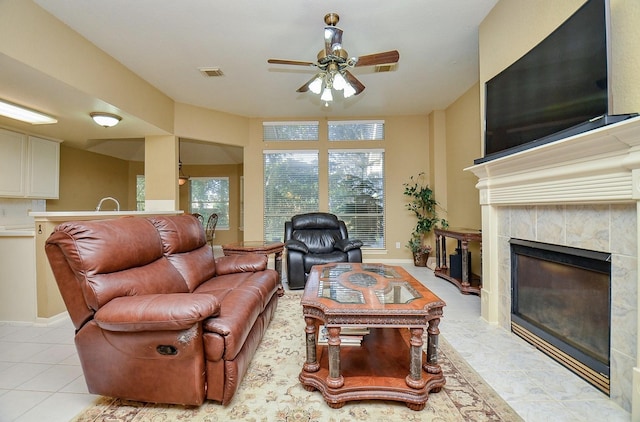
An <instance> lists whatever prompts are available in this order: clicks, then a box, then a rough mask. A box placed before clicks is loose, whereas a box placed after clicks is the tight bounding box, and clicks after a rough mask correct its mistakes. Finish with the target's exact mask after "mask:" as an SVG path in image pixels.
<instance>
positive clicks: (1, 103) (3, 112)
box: [0, 100, 58, 125]
mask: <svg viewBox="0 0 640 422" xmlns="http://www.w3.org/2000/svg"><path fill="white" fill-rule="evenodd" d="M0 116H5V117H8V118H10V119H15V120H20V121H22V122H27V123H31V124H32V125H49V124H52V123H58V120H57V119H54V118H53V117H51V116H47V115H46V114H43V113H40V112H38V111H34V110H30V109H28V108H25V107H22V106H19V105H16V104H13V103H10V102H8V101H5V100H0Z"/></svg>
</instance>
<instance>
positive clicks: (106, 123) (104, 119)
mask: <svg viewBox="0 0 640 422" xmlns="http://www.w3.org/2000/svg"><path fill="white" fill-rule="evenodd" d="M89 116H91V118H92V119H93V121H94V122H96V123H97V124H99V125H100V126H103V127H113V126H115V125H117V124H118V123H120V120H122V117H120V116H118V115H116V114H111V113H102V112H94V113H89Z"/></svg>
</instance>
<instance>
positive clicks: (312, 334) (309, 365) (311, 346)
mask: <svg viewBox="0 0 640 422" xmlns="http://www.w3.org/2000/svg"><path fill="white" fill-rule="evenodd" d="M304 321H305V323H306V324H307V325H306V327H305V329H304V332H305V334H306V338H307V360H306V362H305V363H304V365H303V367H302V368H303V369H304V370H305V371H306V372H317V371H318V369H320V364H319V363H318V359H317V357H316V323H315V319H314V318H309V317H305V318H304Z"/></svg>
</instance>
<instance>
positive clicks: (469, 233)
mask: <svg viewBox="0 0 640 422" xmlns="http://www.w3.org/2000/svg"><path fill="white" fill-rule="evenodd" d="M433 232H434V233H435V235H436V269H435V270H434V274H435V276H436V277H440V278H444V279H445V280H448V281H450V282H451V283H453V284H455V285H456V286H458V289H460V292H461V293H463V294H469V293H473V294H477V295H480V291H481V289H482V277H480V276H479V275H476V274H473V273H472V272H470V271H469V254H468V253H469V242H478V243H480V245H481V247H482V233H481V232H480V231H479V230H473V229H451V228H449V229H434V230H433ZM447 237H451V238H453V239H457V240H458V249H459V250H460V253H461V254H462V256H461V266H462V268H461V277H460V278H457V277H454V276H453V275H452V274H451V272H450V268H449V266H447V239H446V238H447Z"/></svg>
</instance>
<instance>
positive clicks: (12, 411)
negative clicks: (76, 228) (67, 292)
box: [0, 265, 631, 422]
mask: <svg viewBox="0 0 640 422" xmlns="http://www.w3.org/2000/svg"><path fill="white" fill-rule="evenodd" d="M405 268H406V269H407V270H408V271H409V272H410V273H412V274H413V275H414V277H416V278H417V279H419V280H420V281H422V282H423V283H424V284H425V285H426V286H427V287H428V288H429V289H431V290H432V291H433V292H434V293H436V294H437V295H438V296H440V297H441V298H442V299H443V300H444V301H445V302H446V303H447V306H446V307H445V309H444V317H443V319H442V322H441V324H440V332H441V335H442V336H443V337H445V338H446V340H447V341H448V342H449V343H451V344H452V345H453V346H454V347H455V348H456V349H457V350H458V351H459V352H460V353H461V354H462V356H463V357H464V358H465V359H466V360H467V361H468V362H469V363H470V364H471V366H472V367H473V368H474V369H475V370H476V371H477V372H478V373H479V374H480V375H481V376H482V377H483V378H484V379H485V380H486V381H487V382H488V383H489V384H490V385H491V386H492V387H493V388H494V389H495V390H496V391H497V392H498V393H499V394H500V395H501V396H502V397H503V398H504V399H505V400H506V401H507V402H508V403H509V404H510V405H511V406H512V407H513V408H514V409H515V410H516V411H517V412H518V413H519V414H520V415H521V416H522V417H523V419H524V420H525V421H530V422H539V421H558V422H574V421H575V422H578V421H581V422H582V421H629V420H630V419H631V417H630V414H629V413H628V412H626V411H624V410H623V409H622V408H620V407H619V406H618V405H616V404H615V403H613V402H612V401H611V400H609V399H608V397H607V396H605V395H604V394H602V393H600V392H598V391H597V390H596V389H595V388H593V387H591V386H590V385H588V384H587V383H585V382H584V381H582V380H581V379H580V378H578V377H577V376H575V375H573V374H572V373H571V372H570V371H568V370H566V369H564V368H562V367H561V366H559V365H558V364H556V363H555V362H554V361H553V360H551V359H549V358H547V357H545V356H544V355H542V354H541V353H540V352H538V351H537V350H535V349H534V348H532V347H531V346H529V345H528V344H526V343H525V342H523V341H522V340H520V339H519V338H518V337H516V336H514V335H512V334H510V333H509V332H507V331H505V330H502V329H500V328H497V327H495V326H492V325H489V324H487V323H486V322H485V321H483V320H482V319H481V318H480V317H479V315H480V299H479V298H478V297H477V296H473V295H468V296H467V295H461V294H460V293H459V292H458V290H457V288H456V287H455V286H453V285H452V284H450V283H448V282H447V281H445V280H442V279H439V278H436V277H434V276H433V272H432V271H431V270H429V269H426V268H416V267H413V266H412V265H406V266H405ZM94 398H95V396H93V395H91V394H89V393H88V392H87V389H86V386H85V384H84V378H83V376H82V370H81V368H80V363H79V361H78V357H77V354H76V351H75V347H74V344H73V327H72V325H71V323H70V321H69V320H68V319H64V320H61V321H58V322H56V323H52V324H50V325H48V326H34V325H27V324H22V325H20V324H15V323H13V324H12V323H2V322H0V422H12V421H16V422H32V421H33V422H36V421H37V422H40V421H47V422H58V421H60V422H63V421H69V420H70V419H72V418H73V417H74V416H75V415H76V414H78V413H79V412H80V411H81V410H82V409H83V408H85V407H86V406H88V405H89V404H90V403H91V402H92V401H93V400H94Z"/></svg>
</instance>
